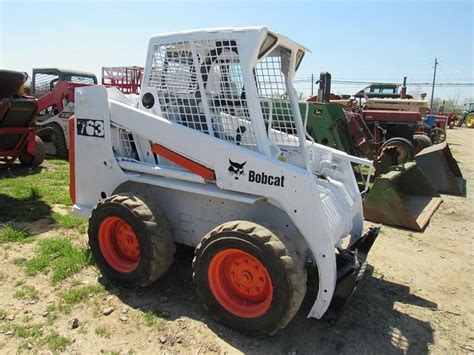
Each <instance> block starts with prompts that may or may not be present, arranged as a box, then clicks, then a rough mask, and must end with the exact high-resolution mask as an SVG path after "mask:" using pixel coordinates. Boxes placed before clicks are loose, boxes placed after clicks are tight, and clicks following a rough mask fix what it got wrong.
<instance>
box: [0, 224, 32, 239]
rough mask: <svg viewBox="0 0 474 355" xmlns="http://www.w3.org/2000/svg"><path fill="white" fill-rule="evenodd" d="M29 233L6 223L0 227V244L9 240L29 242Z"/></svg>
mask: <svg viewBox="0 0 474 355" xmlns="http://www.w3.org/2000/svg"><path fill="white" fill-rule="evenodd" d="M30 237H31V233H30V232H29V231H28V230H26V229H20V228H15V227H13V226H12V225H11V224H7V225H6V226H5V227H3V228H2V229H0V244H1V243H9V242H20V243H23V242H29V241H31V238H30Z"/></svg>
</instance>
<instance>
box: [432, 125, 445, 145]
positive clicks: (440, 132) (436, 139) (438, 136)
mask: <svg viewBox="0 0 474 355" xmlns="http://www.w3.org/2000/svg"><path fill="white" fill-rule="evenodd" d="M445 140H446V131H445V130H444V129H442V128H439V127H435V128H433V129H431V141H432V142H433V144H438V143H443V142H444V141H445Z"/></svg>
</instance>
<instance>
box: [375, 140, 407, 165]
mask: <svg viewBox="0 0 474 355" xmlns="http://www.w3.org/2000/svg"><path fill="white" fill-rule="evenodd" d="M385 147H394V148H395V149H396V151H397V154H398V156H397V163H398V164H401V163H406V162H409V161H411V160H413V156H414V155H415V148H414V147H413V144H411V142H410V141H409V140H408V139H405V138H401V137H395V138H390V139H388V140H387V141H386V142H385V143H384V144H383V145H382V149H383V148H385Z"/></svg>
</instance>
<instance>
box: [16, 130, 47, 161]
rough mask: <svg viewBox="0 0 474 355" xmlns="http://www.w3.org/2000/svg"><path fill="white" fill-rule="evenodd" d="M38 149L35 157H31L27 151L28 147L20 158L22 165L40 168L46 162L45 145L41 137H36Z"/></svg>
mask: <svg viewBox="0 0 474 355" xmlns="http://www.w3.org/2000/svg"><path fill="white" fill-rule="evenodd" d="M35 142H36V148H35V155H31V154H30V153H28V152H27V151H26V147H25V149H24V151H23V152H21V154H20V155H19V156H18V159H19V160H20V163H21V165H23V166H39V165H41V163H42V162H43V161H44V158H45V156H46V150H45V147H44V143H43V141H42V140H41V138H40V137H38V136H35Z"/></svg>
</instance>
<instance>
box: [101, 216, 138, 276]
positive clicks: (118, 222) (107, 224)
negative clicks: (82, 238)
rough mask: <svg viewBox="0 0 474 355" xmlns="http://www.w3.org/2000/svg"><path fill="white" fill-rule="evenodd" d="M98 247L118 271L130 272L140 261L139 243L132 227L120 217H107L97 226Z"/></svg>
mask: <svg viewBox="0 0 474 355" xmlns="http://www.w3.org/2000/svg"><path fill="white" fill-rule="evenodd" d="M99 248H100V252H101V253H102V256H103V257H104V259H105V261H106V262H107V263H108V264H109V265H110V266H111V267H112V268H114V269H115V270H117V271H119V272H131V271H133V270H135V268H136V267H137V266H138V263H139V262H140V244H139V242H138V238H137V236H136V234H135V232H134V231H133V229H132V227H131V226H130V225H129V224H128V223H127V222H126V221H125V220H124V219H122V218H120V217H115V216H114V217H107V218H106V219H104V220H103V221H102V223H101V224H100V227H99Z"/></svg>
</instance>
